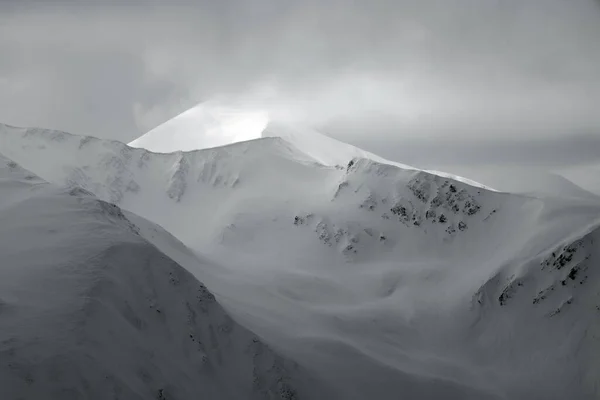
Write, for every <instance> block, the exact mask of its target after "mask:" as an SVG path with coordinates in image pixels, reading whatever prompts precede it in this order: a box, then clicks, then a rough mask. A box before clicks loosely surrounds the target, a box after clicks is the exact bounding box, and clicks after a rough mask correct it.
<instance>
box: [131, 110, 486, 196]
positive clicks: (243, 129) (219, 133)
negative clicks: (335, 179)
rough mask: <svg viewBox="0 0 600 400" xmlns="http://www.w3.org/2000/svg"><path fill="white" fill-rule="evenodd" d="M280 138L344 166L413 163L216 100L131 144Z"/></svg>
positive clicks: (174, 147)
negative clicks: (368, 162) (361, 160)
mask: <svg viewBox="0 0 600 400" xmlns="http://www.w3.org/2000/svg"><path fill="white" fill-rule="evenodd" d="M268 137H278V138H281V139H283V140H285V141H287V142H288V143H290V144H291V145H293V146H294V147H295V148H296V149H298V150H299V151H301V152H302V153H304V154H306V155H308V156H310V157H311V158H312V159H313V160H314V161H316V162H318V163H320V164H322V165H326V166H332V167H333V166H337V165H341V166H345V165H346V164H348V162H349V161H350V160H352V159H354V158H368V159H370V160H373V161H377V162H380V163H383V164H390V165H395V166H397V167H400V168H404V169H411V170H416V168H414V167H410V166H408V165H404V164H399V163H396V162H393V161H389V160H386V159H384V158H382V157H379V156H378V155H375V154H373V153H370V152H368V151H364V150H362V149H359V148H357V147H355V146H352V145H349V144H347V143H343V142H340V141H338V140H335V139H333V138H330V137H328V136H326V135H323V134H321V133H319V132H316V131H314V130H312V129H309V128H307V127H300V126H294V125H292V124H289V123H281V122H278V121H277V120H272V119H271V118H270V116H269V114H268V113H266V112H263V111H252V110H243V109H235V108H230V107H224V106H222V105H219V104H218V103H216V102H214V101H208V102H205V103H201V104H199V105H197V106H196V107H193V108H191V109H189V110H187V111H185V112H183V113H181V114H180V115H178V116H176V117H175V118H172V119H170V120H168V121H167V122H165V123H163V124H162V125H159V126H158V127H156V128H154V129H152V130H151V131H150V132H148V133H146V134H144V135H142V136H140V137H139V138H137V139H136V140H134V141H132V142H131V143H129V146H131V147H137V148H143V149H146V150H149V151H152V152H155V153H173V152H176V151H193V150H201V149H208V148H212V147H218V146H224V145H228V144H233V143H237V142H241V141H247V140H254V139H260V138H268ZM429 172H431V173H433V174H436V175H440V176H444V177H448V178H452V179H455V180H459V181H463V182H465V183H468V184H470V185H474V186H483V185H481V184H479V183H477V182H475V181H472V180H469V179H466V178H462V177H459V176H455V175H449V174H446V173H444V172H440V171H429ZM488 189H489V188H488Z"/></svg>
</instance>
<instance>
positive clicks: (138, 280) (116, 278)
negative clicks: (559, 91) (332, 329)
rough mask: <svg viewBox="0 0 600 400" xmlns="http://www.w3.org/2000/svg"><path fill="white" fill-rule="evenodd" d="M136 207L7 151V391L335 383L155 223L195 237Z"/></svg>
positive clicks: (48, 395) (223, 389)
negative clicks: (262, 331) (310, 370)
mask: <svg viewBox="0 0 600 400" xmlns="http://www.w3.org/2000/svg"><path fill="white" fill-rule="evenodd" d="M135 218H136V221H137V222H140V223H141V224H142V226H143V229H140V228H139V227H138V226H137V225H134V224H133V223H132V222H131V221H130V219H129V218H128V217H126V216H125V215H124V214H123V213H122V212H121V210H120V209H119V208H118V207H116V206H114V205H111V204H109V203H105V202H103V201H99V200H97V199H95V198H94V197H93V196H91V195H90V194H89V193H86V192H84V191H82V190H81V189H72V190H65V189H59V188H56V187H53V186H51V185H49V184H47V183H46V182H44V181H43V180H41V179H40V178H38V177H36V176H35V175H33V174H31V173H29V172H28V171H26V170H24V169H21V168H20V167H19V166H18V165H17V164H16V163H15V162H13V161H10V160H8V159H6V158H3V157H0V238H1V239H0V255H1V258H2V265H1V267H0V359H1V360H2V362H1V363H0V387H2V398H3V399H41V398H44V399H66V398H69V399H83V398H85V399H108V398H111V399H113V398H121V399H192V398H198V396H200V397H201V398H207V399H242V398H244V399H246V398H248V399H250V398H253V399H271V398H286V399H292V398H297V397H295V396H298V398H302V397H303V396H306V397H307V398H316V397H315V396H317V395H318V394H319V393H324V390H323V389H316V388H318V387H319V385H318V383H317V382H315V381H312V380H309V379H308V377H307V375H306V374H305V373H304V372H302V370H301V369H300V368H298V367H297V366H296V365H295V364H294V363H291V362H289V361H286V360H285V359H283V358H281V357H279V356H278V355H276V354H275V353H273V352H272V351H271V350H269V349H268V348H267V347H266V346H265V345H264V344H263V343H261V341H260V340H259V339H258V338H257V337H256V336H255V335H253V334H252V333H250V332H249V331H247V330H246V329H244V328H242V327H241V326H239V325H238V324H237V323H235V322H234V321H233V320H232V319H231V318H230V317H229V316H228V314H227V313H226V312H225V311H224V310H223V309H222V308H221V306H220V305H219V304H218V303H217V302H216V300H215V298H214V296H213V295H212V294H211V293H210V292H209V291H208V290H207V289H206V287H204V286H203V285H202V284H201V283H199V282H198V281H197V280H196V279H195V278H194V277H193V276H192V275H191V274H190V273H189V272H187V271H186V270H185V269H183V268H181V267H180V266H179V265H178V264H176V263H175V262H174V261H173V260H172V259H170V258H169V257H167V256H165V255H164V254H163V253H161V252H160V251H159V250H158V249H157V247H155V246H154V245H153V244H151V243H150V242H149V241H148V240H146V239H145V238H144V235H145V234H146V233H149V232H153V234H152V239H151V240H153V241H155V242H156V243H157V244H158V245H159V246H169V247H170V248H171V251H172V252H173V253H182V254H183V253H185V252H186V251H187V249H185V246H183V245H182V244H181V243H178V242H177V241H176V240H175V239H174V238H169V237H168V234H166V232H164V231H162V230H161V229H160V228H158V227H157V226H155V225H153V224H151V223H149V222H147V221H144V220H142V219H140V218H139V217H135ZM296 387H298V388H299V389H296ZM303 388H304V389H303ZM311 388H315V389H314V390H317V393H316V394H315V393H312V392H311V390H312V389H311Z"/></svg>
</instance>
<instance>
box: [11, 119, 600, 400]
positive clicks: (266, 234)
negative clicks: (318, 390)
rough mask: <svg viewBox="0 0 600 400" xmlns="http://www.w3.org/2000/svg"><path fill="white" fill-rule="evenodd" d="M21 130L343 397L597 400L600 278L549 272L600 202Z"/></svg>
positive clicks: (19, 138) (257, 148)
mask: <svg viewBox="0 0 600 400" xmlns="http://www.w3.org/2000/svg"><path fill="white" fill-rule="evenodd" d="M14 133H15V132H8V131H6V130H5V131H4V132H3V131H2V130H0V145H1V146H2V149H3V151H7V152H9V153H10V154H11V155H12V156H14V157H15V158H16V159H17V160H18V161H20V162H21V163H22V164H24V165H28V166H30V167H31V169H33V170H37V171H40V174H44V175H46V177H48V180H51V181H53V182H56V183H58V184H61V185H67V186H68V187H77V186H83V187H84V188H86V189H87V190H90V191H92V192H94V193H95V194H96V195H98V196H99V197H100V198H103V199H105V200H107V201H111V199H112V200H114V201H115V202H116V203H117V204H118V205H119V206H120V207H122V208H124V209H125V210H129V211H133V212H136V213H137V214H139V215H140V216H142V217H146V218H148V219H150V220H152V221H153V222H155V223H157V224H159V225H161V226H162V227H163V228H165V229H166V230H167V231H169V232H170V233H171V234H173V235H174V236H175V237H176V238H178V239H179V240H182V241H183V242H184V243H185V244H186V245H187V246H188V247H189V248H191V249H192V251H193V252H195V253H196V255H201V256H206V257H207V259H210V260H216V261H217V262H216V263H215V265H211V267H210V268H208V267H203V268H199V267H198V265H197V263H195V261H194V260H193V257H192V256H191V255H190V256H189V257H188V256H185V257H184V256H181V255H177V254H175V255H173V257H181V261H180V262H181V263H182V265H183V266H184V267H185V268H186V269H188V270H189V271H190V272H192V274H194V275H195V276H196V277H197V278H198V279H200V280H201V281H203V282H206V285H207V287H208V288H209V290H211V291H212V292H213V293H215V296H216V297H217V299H218V300H219V301H220V302H221V303H222V304H223V306H224V307H225V309H226V310H227V311H228V312H230V313H232V315H234V317H235V319H236V320H238V321H239V322H240V323H241V324H242V325H243V326H246V327H247V328H249V329H250V330H251V331H254V332H256V333H257V334H258V335H259V336H260V337H262V338H264V340H265V341H266V342H267V343H268V344H270V345H271V346H273V347H274V348H276V349H283V350H284V354H285V355H286V356H288V357H290V358H291V359H293V360H295V361H297V362H298V363H299V364H300V365H302V366H303V367H305V368H309V369H310V370H311V371H312V372H314V373H316V374H317V375H318V376H321V377H323V379H324V380H325V381H327V382H328V383H330V384H331V385H332V386H333V387H334V390H335V393H337V395H338V397H341V398H348V399H361V398H366V397H373V396H374V397H376V398H382V399H388V398H389V399H391V398H394V394H395V393H398V391H402V390H405V391H406V393H409V394H411V395H412V396H413V397H417V398H418V397H424V398H427V396H430V398H436V396H437V397H439V396H440V395H441V394H442V393H443V394H444V395H446V397H447V398H455V399H464V398H477V399H481V398H490V399H492V398H494V399H495V398H523V399H525V398H556V399H559V398H564V397H565V396H567V395H573V396H575V397H578V398H582V399H587V398H590V399H591V398H594V396H595V395H596V394H597V392H595V391H594V390H596V389H594V387H597V386H594V385H595V384H596V383H595V382H596V381H594V380H593V379H594V378H593V376H592V371H593V370H594V368H595V366H594V361H593V360H590V359H589V358H588V357H587V356H586V355H585V354H583V353H575V354H574V355H572V356H569V354H572V353H573V348H571V347H569V346H570V345H571V344H572V345H573V346H575V345H577V347H578V348H579V347H583V348H586V349H589V353H593V352H594V351H595V348H596V347H595V346H596V345H595V344H594V343H595V342H594V341H593V339H592V338H591V337H585V338H583V339H582V336H581V334H580V333H581V331H580V330H579V329H583V330H585V329H588V331H590V332H592V331H594V330H595V329H597V324H596V323H595V319H596V312H597V311H596V308H595V307H596V304H595V301H596V297H595V294H594V293H595V290H596V289H597V281H598V279H597V278H596V276H597V275H596V274H597V271H596V268H595V266H594V265H595V264H594V263H593V262H590V263H589V264H587V267H586V269H585V270H584V269H583V268H582V269H578V270H576V271H575V275H576V277H577V278H578V275H579V276H581V277H582V278H583V277H584V276H585V275H586V274H587V276H588V279H587V280H586V281H585V282H584V283H583V284H580V283H579V282H580V281H579V280H577V281H575V280H573V279H571V278H570V277H569V276H570V275H571V276H572V273H571V271H572V269H573V268H575V267H576V265H577V263H578V262H579V261H580V260H578V259H577V260H576V259H575V258H573V259H571V260H570V261H569V262H574V264H573V265H571V264H568V265H567V264H565V266H563V267H561V268H560V269H558V268H557V267H553V268H550V267H549V266H548V267H545V268H544V266H543V265H541V263H542V261H544V260H546V259H549V254H551V253H552V252H555V253H557V252H559V251H562V252H561V253H560V254H563V253H564V251H563V249H562V247H561V246H563V247H564V246H568V245H570V244H572V243H574V242H576V241H577V240H578V238H576V237H575V235H574V232H583V230H584V228H586V227H590V224H592V223H593V224H597V223H598V217H597V216H598V215H600V205H599V204H598V203H597V202H594V201H587V200H583V199H561V198H555V197H543V196H542V197H536V196H522V195H518V196H517V195H512V194H508V193H500V192H495V191H489V190H486V189H485V188H481V187H477V186H471V185H468V184H467V183H465V182H460V181H456V180H453V179H450V178H445V177H443V176H439V175H432V174H430V173H428V172H425V171H420V170H407V169H402V168H398V167H396V166H393V165H388V164H382V163H380V162H377V161H373V160H369V159H364V158H362V159H357V158H351V159H350V160H349V161H348V162H347V163H346V164H345V165H340V166H333V167H332V166H323V165H320V164H319V163H314V162H306V161H307V160H306V159H305V158H304V159H301V160H298V159H297V157H294V156H292V157H288V156H285V154H286V153H282V149H281V148H280V147H277V148H275V149H269V148H268V146H265V145H264V144H265V143H271V144H275V146H281V145H282V144H285V146H287V142H285V141H280V140H279V141H278V140H275V141H253V142H242V143H237V144H236V145H234V146H228V147H225V148H217V149H211V150H205V151H198V152H191V153H185V152H179V153H171V154H154V153H149V152H145V151H142V150H135V149H130V148H128V147H127V146H125V145H122V144H121V145H118V146H114V145H111V144H106V143H104V142H102V141H89V140H85V139H79V138H77V137H76V136H72V137H71V136H69V138H71V139H69V140H63V141H62V142H60V141H58V140H51V139H49V138H48V137H44V136H46V135H34V134H31V135H20V134H16V135H13V134H14ZM81 141H83V142H84V145H83V146H82V147H81V148H80V146H79V145H80V144H81ZM292 148H293V147H292ZM271 150H273V151H271ZM282 154H283V156H282ZM292 155H297V153H295V150H294V152H292ZM74 171H75V173H74ZM131 182H134V183H135V185H137V186H135V185H134V187H132V186H131V185H130V183H131ZM236 182H237V183H236ZM111 185H112V186H111ZM111 188H112V189H114V190H112V189H111ZM127 188H129V189H127ZM115 190H116V191H115ZM415 222H417V224H415ZM594 232H596V231H595V230H594ZM594 232H592V233H590V234H589V235H587V236H590V237H592V236H593V237H594V239H595V235H596V233H594ZM586 240H587V239H586ZM567 242H568V243H567ZM590 246H592V247H593V249H595V247H594V245H591V244H590ZM164 251H167V252H168V251H171V250H169V249H168V248H167V247H165V250H164ZM595 251H596V250H593V252H595ZM580 254H583V253H580ZM559 257H560V255H557V256H556V259H558V258H559ZM563 257H566V258H568V256H567V255H565V256H563ZM591 257H592V258H591V260H592V261H593V260H595V259H596V255H595V253H594V255H593V256H591ZM554 261H556V260H554V259H553V260H552V261H550V262H549V263H550V264H551V265H552V263H553V262H554ZM559 264H560V262H559ZM577 271H579V272H577ZM562 281H565V282H566V283H567V284H566V285H563V284H562ZM552 285H554V290H551V289H548V288H550V287H552ZM546 289H548V293H550V292H552V294H551V295H548V294H546V297H545V299H543V300H542V301H541V302H540V301H538V302H536V303H534V299H535V298H537V297H538V293H539V292H541V291H544V290H546ZM544 293H546V292H544ZM544 293H542V294H541V295H540V298H541V296H544ZM569 296H571V297H572V298H573V299H575V300H574V301H572V302H571V304H568V299H569ZM480 299H481V300H482V302H481V303H479V302H478V300H480ZM562 303H564V305H563V306H561V304H562ZM561 307H562V308H561ZM556 309H561V310H562V311H560V312H558V313H557V314H554V315H552V316H550V315H549V314H550V313H552V311H554V310H556ZM573 321H576V322H577V326H578V327H579V328H577V330H572V329H570V326H572V325H573ZM298 327H302V328H301V329H299V328H298ZM547 331H548V332H549V333H547ZM536 335H538V336H539V335H544V340H537V341H536V340H535V338H536ZM521 336H522V337H523V339H522V340H515V337H521ZM562 342H564V343H569V346H566V345H565V346H561V345H560V343H562ZM529 348H531V350H530V349H529ZM503 351H505V352H506V354H504V353H502V352H503ZM530 354H532V355H533V354H535V357H533V356H532V357H529V355H530ZM542 355H544V357H542ZM565 357H571V358H568V359H567V360H566V361H565ZM559 360H560V362H559ZM358 370H366V371H368V373H366V374H365V375H362V376H360V375H358V373H357V372H356V371H358ZM580 370H582V372H581V374H580ZM532 371H540V372H539V373H537V372H535V373H534V372H532ZM586 374H587V375H586ZM583 376H587V378H585V384H583V383H581V384H580V383H576V382H581V381H580V379H581V378H582V377H583ZM548 377H551V378H548ZM341 382H345V383H344V384H341Z"/></svg>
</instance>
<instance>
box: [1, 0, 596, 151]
mask: <svg viewBox="0 0 600 400" xmlns="http://www.w3.org/2000/svg"><path fill="white" fill-rule="evenodd" d="M107 4H108V3H106V2H102V3H101V2H91V1H88V2H43V3H42V2H32V1H25V2H23V1H18V2H17V1H10V2H7V1H3V2H0V54H2V55H3V56H2V57H0V120H2V121H4V122H8V123H12V124H17V125H42V126H49V127H55V128H59V129H65V130H70V131H75V132H82V133H89V134H93V135H96V136H104V137H111V138H117V139H121V140H125V141H126V140H129V139H131V138H133V137H135V136H136V135H138V134H140V133H142V132H143V131H144V130H146V129H149V128H151V127H153V126H154V125H156V124H158V123H160V122H162V121H164V120H166V119H168V118H170V117H172V116H173V115H175V114H177V113H178V112H181V111H183V110H184V109H186V108H188V107H190V106H192V105H194V104H195V103H197V102H200V101H203V100H206V99H209V98H212V97H214V96H217V95H219V96H224V97H229V98H232V99H235V100H237V101H240V102H249V103H254V104H258V105H260V106H263V107H267V108H271V109H273V110H275V111H276V112H281V113H285V114H286V115H287V114H291V115H292V116H293V117H295V118H296V119H302V120H304V121H307V122H308V123H310V124H316V125H319V126H325V127H326V128H327V129H329V130H331V131H332V132H334V133H335V134H336V135H338V136H339V135H341V136H344V135H346V136H348V137H354V136H358V137H360V138H363V139H369V138H372V137H381V136H384V135H386V136H387V137H389V135H393V136H397V137H411V138H415V137H416V138H418V137H421V138H422V137H426V138H429V137H440V136H441V137H448V136H451V137H460V136H467V137H472V136H476V137H491V138H497V137H502V136H504V137H510V136H522V135H529V136H537V137H544V136H548V135H559V136H560V135H566V134H569V133H572V134H576V133H580V132H581V131H586V132H587V131H590V130H594V129H597V128H598V127H600V117H599V116H598V113H597V111H596V109H597V104H598V103H599V102H600V72H599V71H600V7H598V4H597V2H596V1H592V0H589V1H588V0H574V1H568V2H567V1H562V0H546V1H542V0H539V1H531V2H517V1H498V0H447V1H441V0H437V1H436V0H432V1H422V0H420V1H416V0H415V1H404V0H375V1H355V2H348V1H336V0H330V1H315V0H309V1H299V0H298V1H291V0H290V1H275V0H256V1H251V2H250V1H242V0H224V1H219V2H216V1H199V2H193V3H192V2H187V3H186V2H177V1H176V2H169V3H158V2H150V1H148V2H136V3H135V5H134V3H132V4H130V5H122V4H123V3H117V2H114V3H110V5H107ZM345 132H346V133H345Z"/></svg>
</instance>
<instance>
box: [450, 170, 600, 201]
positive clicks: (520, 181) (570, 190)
mask: <svg viewBox="0 0 600 400" xmlns="http://www.w3.org/2000/svg"><path fill="white" fill-rule="evenodd" d="M444 168H445V169H446V170H448V171H449V172H452V173H456V174H459V175H464V176H468V177H470V178H472V179H475V180H476V181H478V182H481V183H483V184H485V185H488V186H491V187H493V188H494V189H496V190H499V191H502V192H509V193H519V194H525V195H530V196H545V197H563V198H567V199H568V198H580V199H588V200H592V201H593V200H596V201H600V197H599V195H600V191H598V190H596V191H595V192H596V194H594V190H593V185H586V182H585V176H586V175H588V176H595V174H594V169H593V167H592V166H589V167H582V168H580V170H578V169H577V168H573V169H569V170H566V171H561V170H560V169H559V170H555V171H552V170H548V168H541V167H535V166H511V167H507V166H504V165H476V166H473V165H459V166H456V165H451V166H445V167H444ZM570 172H572V173H570ZM582 178H583V179H582ZM575 182H577V183H575ZM586 186H587V189H586V188H584V187H586ZM599 187H600V186H599Z"/></svg>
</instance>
